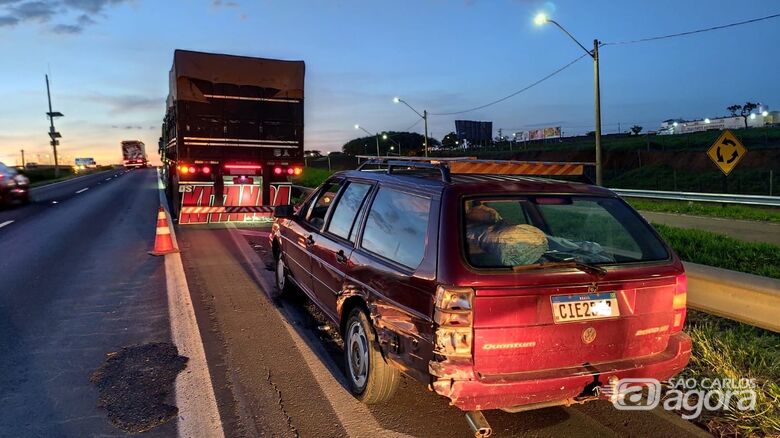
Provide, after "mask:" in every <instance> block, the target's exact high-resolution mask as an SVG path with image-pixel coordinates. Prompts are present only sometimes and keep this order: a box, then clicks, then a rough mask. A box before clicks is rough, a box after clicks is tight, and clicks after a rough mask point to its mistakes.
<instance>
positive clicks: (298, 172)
mask: <svg viewBox="0 0 780 438" xmlns="http://www.w3.org/2000/svg"><path fill="white" fill-rule="evenodd" d="M294 172H295V175H296V176H297V175H300V174H302V173H303V169H301V168H300V167H296V168H295V171H294Z"/></svg>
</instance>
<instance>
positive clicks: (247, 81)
mask: <svg viewBox="0 0 780 438" xmlns="http://www.w3.org/2000/svg"><path fill="white" fill-rule="evenodd" d="M304 74H305V64H304V62H303V61H283V60H277V59H265V58H253V57H246V56H234V55H225V54H214V53H202V52H192V51H186V50H176V51H175V52H174V55H173V66H172V67H171V70H170V85H169V94H168V98H167V102H166V113H165V118H164V120H163V125H162V136H161V138H160V144H159V148H160V157H161V160H162V163H163V167H162V177H163V182H164V184H165V186H166V193H167V195H168V197H169V199H170V201H171V205H172V210H173V211H172V214H173V216H174V217H175V218H177V219H178V222H179V224H196V223H215V222H233V221H239V222H246V221H264V220H270V219H271V216H272V211H273V207H274V206H276V205H284V204H289V203H290V189H291V184H290V177H291V176H295V175H299V174H300V173H301V172H302V169H303V91H304Z"/></svg>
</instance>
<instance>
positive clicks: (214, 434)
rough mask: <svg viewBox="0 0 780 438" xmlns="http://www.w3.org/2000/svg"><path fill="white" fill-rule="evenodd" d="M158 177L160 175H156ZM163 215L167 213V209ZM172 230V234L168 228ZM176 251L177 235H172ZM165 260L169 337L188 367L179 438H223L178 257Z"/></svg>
mask: <svg viewBox="0 0 780 438" xmlns="http://www.w3.org/2000/svg"><path fill="white" fill-rule="evenodd" d="M158 177H159V175H158ZM164 196H165V195H164V192H163V191H160V203H161V205H163V206H165V202H164V199H165V198H164ZM165 214H166V215H168V218H169V221H168V223H170V214H169V213H168V210H167V208H166V210H165ZM171 231H173V229H172V227H171ZM171 238H172V239H173V244H174V246H175V247H177V248H178V246H179V245H178V243H177V242H176V235H175V234H173V233H172V234H171ZM164 257H165V283H166V289H167V290H168V315H169V318H170V321H171V337H172V338H173V343H174V344H175V345H176V347H177V348H178V349H179V354H180V355H182V356H186V357H188V358H189V360H188V361H187V368H186V369H185V370H184V372H182V373H180V374H179V375H178V376H177V377H176V406H177V407H178V408H179V415H178V418H177V429H178V436H179V437H181V438H190V437H206V438H224V436H225V434H224V431H223V430H222V419H221V418H220V416H219V409H218V408H217V399H216V396H215V395H214V387H213V386H212V383H211V376H210V375H209V368H208V364H207V363H206V352H205V350H204V348H203V341H202V340H201V338H200V331H199V329H198V321H197V319H196V318H195V309H194V308H193V307H192V298H191V295H190V289H189V287H188V286H187V277H186V276H185V274H184V266H183V265H182V262H181V254H179V253H173V254H167V255H165V256H164Z"/></svg>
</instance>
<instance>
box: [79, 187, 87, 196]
mask: <svg viewBox="0 0 780 438" xmlns="http://www.w3.org/2000/svg"><path fill="white" fill-rule="evenodd" d="M87 190H89V187H84V188H83V189H81V190H76V194H77V195H78V194H79V193H84V192H86V191H87Z"/></svg>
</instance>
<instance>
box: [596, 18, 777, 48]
mask: <svg viewBox="0 0 780 438" xmlns="http://www.w3.org/2000/svg"><path fill="white" fill-rule="evenodd" d="M778 17H780V14H772V15H767V16H765V17H759V18H752V19H750V20H745V21H738V22H736V23H729V24H724V25H721V26H713V27H707V28H704V29H696V30H690V31H687V32H679V33H673V34H669V35H658V36H654V37H648V38H640V39H636V40H626V41H616V42H611V43H610V42H608V43H601V45H602V46H614V45H621V44H636V43H644V42H648V41H656V40H663V39H667V38H675V37H681V36H687V35H693V34H697V33H703V32H711V31H713V30H720V29H726V28H729V27H735V26H742V25H743V24H750V23H756V22H758V21H764V20H769V19H772V18H778Z"/></svg>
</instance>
